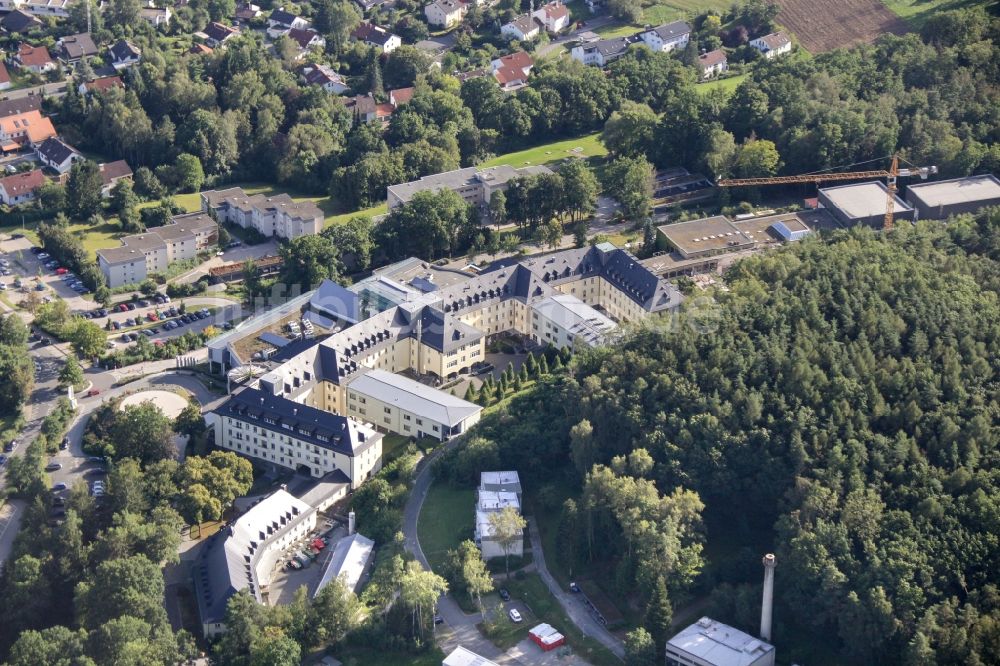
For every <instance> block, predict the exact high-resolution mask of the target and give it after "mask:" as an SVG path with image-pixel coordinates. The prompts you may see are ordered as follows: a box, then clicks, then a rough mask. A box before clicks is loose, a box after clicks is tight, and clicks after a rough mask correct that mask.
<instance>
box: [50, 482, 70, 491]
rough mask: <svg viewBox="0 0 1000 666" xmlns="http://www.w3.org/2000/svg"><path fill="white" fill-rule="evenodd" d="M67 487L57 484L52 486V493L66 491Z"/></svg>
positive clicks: (63, 484)
mask: <svg viewBox="0 0 1000 666" xmlns="http://www.w3.org/2000/svg"><path fill="white" fill-rule="evenodd" d="M67 487H68V486H67V485H66V484H65V483H57V484H56V485H54V486H52V492H54V493H59V492H62V491H64V490H66V488H67Z"/></svg>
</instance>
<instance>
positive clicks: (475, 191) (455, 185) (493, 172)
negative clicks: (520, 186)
mask: <svg viewBox="0 0 1000 666" xmlns="http://www.w3.org/2000/svg"><path fill="white" fill-rule="evenodd" d="M543 173H552V171H551V170H550V169H549V168H548V167H544V166H528V167H521V168H520V169H515V168H514V167H512V166H508V165H506V164H502V165H500V166H495V167H487V168H485V169H478V168H476V167H466V168H464V169H456V170H454V171H445V172H443V173H436V174H433V175H430V176H424V177H423V178H420V179H419V180H413V181H410V182H409V183H399V184H398V185H390V186H389V188H388V190H387V191H386V198H387V199H388V204H389V210H392V209H393V208H396V207H398V206H402V205H403V204H404V203H406V202H408V201H409V200H410V199H412V198H413V195H414V194H416V193H417V192H436V191H438V190H452V191H453V192H457V193H458V194H459V195H460V196H461V197H462V198H463V199H465V200H466V201H467V202H469V203H470V204H473V205H476V206H482V205H485V204H487V203H489V201H490V197H491V196H492V194H493V192H496V191H498V190H506V189H507V183H508V182H510V180H511V179H513V178H517V177H519V176H535V175H538V174H543Z"/></svg>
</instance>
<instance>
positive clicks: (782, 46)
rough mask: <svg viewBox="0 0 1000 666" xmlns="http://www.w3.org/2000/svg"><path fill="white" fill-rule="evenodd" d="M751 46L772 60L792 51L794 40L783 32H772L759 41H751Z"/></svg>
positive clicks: (759, 38) (758, 39)
mask: <svg viewBox="0 0 1000 666" xmlns="http://www.w3.org/2000/svg"><path fill="white" fill-rule="evenodd" d="M750 46H752V47H754V48H755V49H757V50H758V51H760V52H761V53H762V54H763V56H764V57H765V58H767V59H768V60H770V59H771V58H774V57H777V56H779V55H781V54H782V53H788V52H789V51H791V50H792V40H791V39H790V38H789V37H788V35H786V34H785V33H783V32H772V33H771V34H770V35H764V36H763V37H758V38H757V39H751V40H750Z"/></svg>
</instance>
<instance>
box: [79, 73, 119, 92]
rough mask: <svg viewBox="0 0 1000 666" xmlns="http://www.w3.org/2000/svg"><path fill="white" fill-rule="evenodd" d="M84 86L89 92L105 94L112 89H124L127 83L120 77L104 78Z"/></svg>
mask: <svg viewBox="0 0 1000 666" xmlns="http://www.w3.org/2000/svg"><path fill="white" fill-rule="evenodd" d="M83 85H84V87H85V88H86V89H87V90H88V91H89V92H104V91H105V90H111V89H112V88H124V87H125V82H124V81H122V77H120V76H102V77H101V78H99V79H94V80H93V81H90V82H88V83H84V84H83Z"/></svg>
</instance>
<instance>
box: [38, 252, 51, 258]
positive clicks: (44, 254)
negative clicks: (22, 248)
mask: <svg viewBox="0 0 1000 666" xmlns="http://www.w3.org/2000/svg"><path fill="white" fill-rule="evenodd" d="M49 256H50V255H49V253H48V252H39V253H38V258H39V259H48V258H49Z"/></svg>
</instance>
